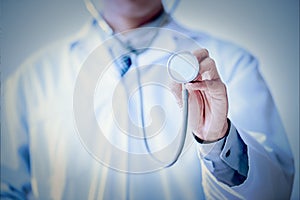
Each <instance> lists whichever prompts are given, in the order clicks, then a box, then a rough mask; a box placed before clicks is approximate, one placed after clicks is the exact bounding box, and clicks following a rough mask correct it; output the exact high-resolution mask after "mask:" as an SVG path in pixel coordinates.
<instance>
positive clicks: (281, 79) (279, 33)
mask: <svg viewBox="0 0 300 200" xmlns="http://www.w3.org/2000/svg"><path fill="white" fill-rule="evenodd" d="M174 16H175V17H176V18H177V19H178V20H179V21H180V22H182V23H183V24H185V25H186V26H188V27H190V28H194V29H200V30H203V31H206V32H208V33H211V34H213V35H215V36H218V37H221V38H224V39H227V40H230V41H233V42H235V43H237V44H239V45H241V46H243V47H245V48H246V49H248V50H249V51H250V52H252V53H253V54H254V55H255V56H256V57H257V58H258V59H259V60H260V63H261V72H262V74H263V76H264V77H265V79H266V81H267V83H268V85H269V87H270V90H271V92H272V94H273V96H274V99H275V102H276V104H277V107H278V110H279V113H280V114H281V117H282V120H283V123H284V126H285V128H286V131H287V133H288V138H289V141H290V143H291V146H292V150H293V153H294V156H295V161H296V162H295V164H296V170H297V171H296V177H295V184H294V191H293V194H292V199H299V1H298V0H287V1H284V0H251V1H242V0H210V1H203V0H182V1H181V2H180V3H179V7H178V9H177V10H176V12H175V13H174ZM89 17H90V15H89V13H88V12H87V11H86V10H85V6H84V4H83V1H81V0H51V1H38V0H26V1H25V0H1V13H0V22H1V38H0V39H1V43H0V44H1V81H4V80H5V79H6V77H7V76H8V75H9V74H10V73H12V72H13V71H14V70H15V69H16V68H17V67H18V66H19V64H20V63H21V62H22V61H23V60H24V59H26V58H27V57H28V56H29V55H30V54H32V53H33V52H35V51H37V50H38V49H39V48H41V47H44V46H45V45H47V44H49V43H51V42H54V41H56V40H57V39H60V38H63V37H67V36H68V35H70V34H72V33H74V32H76V31H77V30H78V29H79V28H80V27H81V26H82V25H83V24H84V23H85V22H86V21H87V20H88V19H89ZM262 189H263V188H262Z"/></svg>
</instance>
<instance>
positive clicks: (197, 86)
mask: <svg viewBox="0 0 300 200" xmlns="http://www.w3.org/2000/svg"><path fill="white" fill-rule="evenodd" d="M194 55H195V56H196V57H197V60H198V62H199V66H200V72H199V74H198V76H197V77H196V78H195V79H194V81H192V82H190V83H187V84H186V85H185V87H186V88H187V89H188V91H189V126H190V128H191V130H193V133H194V134H195V135H196V136H197V137H199V138H200V139H202V140H205V141H215V140H217V139H220V138H222V137H224V136H225V134H226V132H227V129H228V123H227V113H228V99H227V92H226V86H225V85H224V83H223V82H222V81H221V79H220V76H219V74H218V71H217V68H216V64H215V62H214V60H213V59H212V58H210V57H209V53H208V51H207V50H206V49H200V50H197V51H195V52H194ZM172 90H173V92H174V94H175V96H176V98H177V100H178V103H179V104H180V105H182V102H181V85H180V84H178V83H173V85H172Z"/></svg>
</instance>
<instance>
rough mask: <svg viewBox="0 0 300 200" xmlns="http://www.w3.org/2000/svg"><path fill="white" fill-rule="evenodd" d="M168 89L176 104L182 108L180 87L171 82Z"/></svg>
mask: <svg viewBox="0 0 300 200" xmlns="http://www.w3.org/2000/svg"><path fill="white" fill-rule="evenodd" d="M170 88H171V91H172V94H173V95H174V96H175V99H176V101H177V104H178V105H179V107H180V108H182V106H183V104H182V92H181V91H182V85H181V84H178V83H175V82H172V83H171V84H170Z"/></svg>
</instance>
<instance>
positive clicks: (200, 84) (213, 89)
mask: <svg viewBox="0 0 300 200" xmlns="http://www.w3.org/2000/svg"><path fill="white" fill-rule="evenodd" d="M185 87H186V89H187V90H189V91H195V90H200V91H204V92H209V93H213V94H223V93H226V87H225V85H224V83H222V81H221V80H220V79H218V80H205V81H196V82H191V83H187V84H185Z"/></svg>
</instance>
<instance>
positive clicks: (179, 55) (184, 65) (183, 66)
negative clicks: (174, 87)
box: [167, 51, 199, 83]
mask: <svg viewBox="0 0 300 200" xmlns="http://www.w3.org/2000/svg"><path fill="white" fill-rule="evenodd" d="M167 70H168V74H169V76H170V77H171V78H172V79H173V80H174V81H176V82H177V83H188V82H191V81H193V80H194V79H195V78H196V77H197V76H198V73H199V63H198V60H197V58H196V57H195V56H194V55H193V54H192V53H191V52H189V51H180V52H176V53H174V54H172V55H171V56H170V58H169V60H168V63H167Z"/></svg>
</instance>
